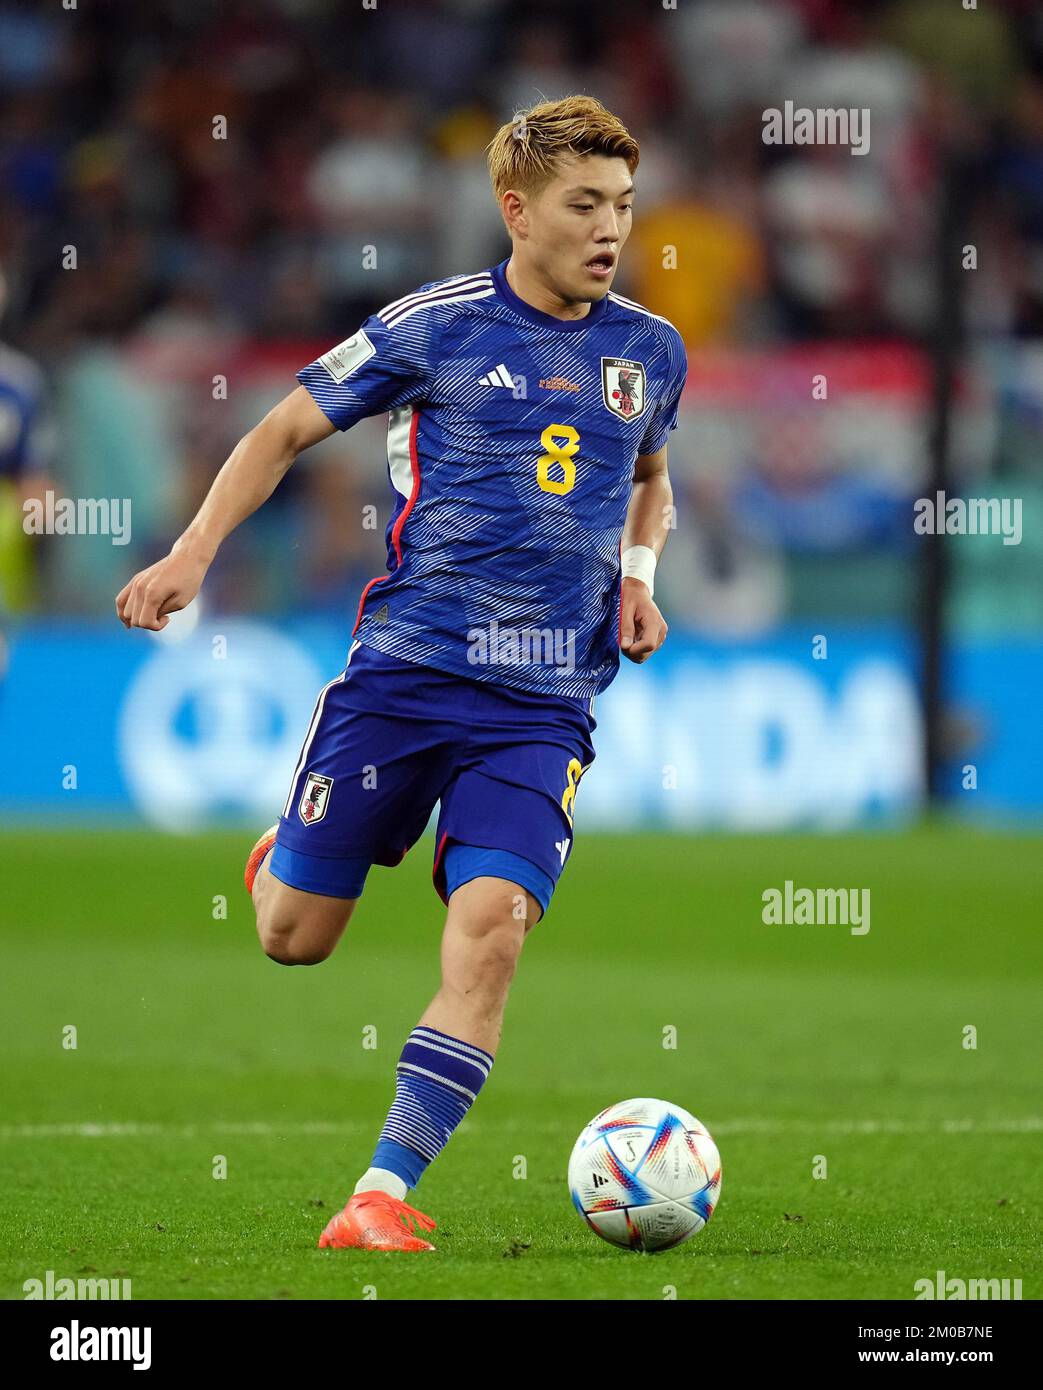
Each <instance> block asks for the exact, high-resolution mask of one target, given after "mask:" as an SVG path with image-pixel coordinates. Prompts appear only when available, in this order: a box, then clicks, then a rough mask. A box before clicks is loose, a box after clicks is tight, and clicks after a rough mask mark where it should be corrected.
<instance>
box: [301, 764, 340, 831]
mask: <svg viewBox="0 0 1043 1390" xmlns="http://www.w3.org/2000/svg"><path fill="white" fill-rule="evenodd" d="M332 786H333V778H332V777H323V775H322V773H321V772H309V773H308V775H307V777H306V778H305V779H304V791H303V792H301V799H300V801H299V802H298V803H297V814H298V815H299V816H300V818H301V820H302V821H303V822H304V824H305V825H318V823H319V821H320V820H322V818H323V816H324V815H325V814H326V807H327V806H328V805H329V804H330V788H331V787H332Z"/></svg>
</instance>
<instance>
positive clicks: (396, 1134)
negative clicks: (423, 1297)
mask: <svg viewBox="0 0 1043 1390" xmlns="http://www.w3.org/2000/svg"><path fill="white" fill-rule="evenodd" d="M459 850H461V851H468V847H467V846H460V847H459ZM468 852H469V851H468ZM508 858H509V857H508ZM518 862H519V865H520V861H518ZM529 867H530V869H531V867H532V866H529ZM522 872H523V873H525V870H524V868H523V870H522ZM526 877H529V875H527V874H526ZM542 912H543V904H542V903H541V902H539V901H538V900H537V899H536V897H534V895H533V893H532V892H529V891H527V890H526V889H525V888H524V887H522V886H521V885H520V884H518V883H514V882H511V881H509V880H506V879H503V878H498V877H491V876H487V877H476V878H472V879H470V880H468V881H467V882H464V883H462V884H461V885H460V886H459V887H457V888H456V889H455V890H454V891H453V892H452V893H451V895H450V897H449V911H448V915H447V917H446V924H445V931H444V933H443V936H442V983H441V987H440V988H439V990H438V993H437V994H436V995H435V997H434V999H432V1001H431V1003H430V1004H429V1006H428V1008H427V1010H426V1011H425V1013H424V1015H423V1017H422V1018H421V1020H420V1022H419V1023H418V1024H417V1026H416V1027H415V1028H414V1029H413V1031H412V1032H411V1033H410V1035H409V1037H408V1038H407V1040H406V1044H405V1046H404V1048H403V1049H402V1054H401V1056H400V1058H399V1061H398V1067H397V1069H396V1078H395V1099H394V1102H393V1103H392V1106H391V1109H390V1111H389V1113H388V1117H387V1121H386V1122H385V1125H384V1128H383V1131H382V1132H381V1135H380V1139H379V1142H378V1143H377V1147H376V1150H375V1152H374V1155H373V1161H372V1163H371V1165H370V1167H369V1169H368V1170H367V1171H366V1173H365V1174H364V1175H363V1176H362V1177H361V1178H360V1179H359V1181H358V1183H357V1184H356V1187H355V1194H354V1196H353V1197H352V1198H351V1199H350V1201H349V1202H348V1204H347V1206H346V1207H345V1208H344V1210H343V1211H342V1212H339V1213H338V1215H337V1216H335V1217H334V1218H333V1220H332V1221H331V1222H330V1223H329V1225H328V1226H327V1227H326V1230H325V1231H324V1232H323V1234H322V1238H321V1239H320V1241H319V1244H320V1246H334V1247H340V1248H359V1249H367V1250H431V1249H433V1248H434V1247H433V1246H432V1245H430V1244H429V1242H427V1241H426V1240H424V1239H423V1238H422V1237H420V1236H418V1235H416V1234H415V1233H414V1231H413V1229H412V1227H413V1225H414V1224H415V1226H416V1227H419V1228H420V1229H421V1230H432V1229H434V1224H435V1223H434V1222H433V1221H432V1220H431V1218H430V1217H428V1216H425V1215H424V1213H423V1212H420V1211H418V1210H417V1209H416V1208H415V1207H412V1206H409V1205H408V1204H407V1203H406V1201H405V1197H406V1195H407V1193H408V1192H409V1191H410V1189H411V1188H413V1187H415V1186H416V1185H417V1183H418V1182H419V1181H420V1178H421V1176H422V1175H423V1173H424V1171H425V1170H426V1169H427V1167H428V1166H429V1165H430V1164H431V1163H432V1162H433V1161H434V1159H435V1158H437V1156H438V1155H439V1154H440V1153H441V1151H442V1150H443V1149H444V1148H445V1146H446V1144H447V1143H448V1142H449V1140H450V1138H451V1137H452V1135H453V1133H454V1131H455V1130H456V1128H457V1126H458V1125H459V1123H460V1121H461V1120H462V1119H463V1118H464V1116H465V1115H466V1114H467V1112H468V1110H469V1109H470V1107H471V1106H472V1105H473V1104H474V1101H475V1100H476V1099H477V1096H478V1092H479V1091H480V1090H481V1088H482V1086H483V1085H484V1083H485V1081H486V1080H487V1078H488V1076H489V1072H490V1070H491V1068H492V1064H493V1060H494V1058H495V1055H496V1048H497V1046H498V1044H499V1041H500V1033H501V1030H502V1027H503V1015H504V1009H505V1007H506V1003H507V995H508V991H509V989H510V984H511V980H512V978H513V976H514V971H515V967H516V966H517V963H518V956H519V955H520V953H521V948H522V944H523V942H524V940H525V936H526V933H527V932H528V931H529V929H530V928H531V927H532V926H534V925H535V923H536V922H538V921H539V919H540V916H541V915H542Z"/></svg>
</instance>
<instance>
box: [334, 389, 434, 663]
mask: <svg viewBox="0 0 1043 1390" xmlns="http://www.w3.org/2000/svg"><path fill="white" fill-rule="evenodd" d="M419 424H420V411H419V410H417V409H416V408H415V407H414V410H413V423H412V424H411V425H410V427H409V467H410V469H411V470H412V473H413V491H412V492H411V493H410V494H409V501H408V502H407V503H406V505H405V506H404V507H403V508H402V510H401V512H400V513H399V516H398V520H397V521H396V522H395V524H394V526H393V527H392V529H391V544H392V545H393V546H394V548H395V569H393V570H391V571H390V573H388V574H378V575H377V577H376V579H371V580H370V581H369V583H368V584H367V585H366V587H365V588H364V589H363V590H362V597H361V598H360V599H359V611H358V615H357V617H356V618H355V626H354V627H353V628H352V629H351V635H352V637H354V636H355V633H356V632H358V629H359V623H361V621H362V610H363V608H364V607H365V606H366V598H367V596H368V595H369V591H370V589H372V587H373V585H374V584H380V583H381V582H382V581H383V580H385V579H390V578H391V575H392V574H394V573H395V570H397V569H398V567H399V565H401V563H402V527H403V526H404V525H405V524H406V517H407V516H408V515H409V513H410V512H411V511H412V510H413V504H414V503H415V502H416V499H417V498H418V497H419V496H420V460H419V458H418V457H417V451H416V432H417V428H418V426H419Z"/></svg>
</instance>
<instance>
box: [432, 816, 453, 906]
mask: <svg viewBox="0 0 1043 1390" xmlns="http://www.w3.org/2000/svg"><path fill="white" fill-rule="evenodd" d="M448 839H449V831H448V830H443V831H442V838H441V839H440V840H439V842H438V848H437V849H436V850H435V862H434V866H433V868H432V869H431V882H432V883H433V884H434V885H435V892H436V893H437V894H438V896H439V897H440V898H441V899H442V901H443V902H444V903H445V905H446V907H448V906H449V899H448V898H447V897H446V895H445V894H444V893H443V892H442V890H441V888H439V886H438V871H439V869H440V868H441V867H442V856H443V854H444V853H445V842H446V840H448Z"/></svg>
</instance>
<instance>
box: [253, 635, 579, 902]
mask: <svg viewBox="0 0 1043 1390" xmlns="http://www.w3.org/2000/svg"><path fill="white" fill-rule="evenodd" d="M592 706H593V701H591V700H589V699H582V698H575V699H570V698H567V697H563V696H547V695H542V694H537V693H536V692H532V691H525V690H516V689H513V688H511V687H509V686H504V685H496V684H493V683H490V682H484V681H478V680H469V679H467V678H466V677H463V676H457V675H454V674H452V673H451V672H448V671H439V670H436V669H435V668H433V667H430V666H421V665H418V664H417V663H415V662H412V661H402V660H401V659H399V658H398V657H394V656H389V655H386V654H385V653H383V652H379V651H377V650H376V649H375V648H373V647H368V646H366V645H365V644H363V643H362V642H359V641H355V642H353V644H352V647H351V651H350V652H349V654H348V661H347V665H346V666H345V668H344V670H343V672H342V673H341V674H340V675H339V676H338V677H337V678H336V679H335V680H333V681H331V682H330V683H329V685H327V686H326V687H325V688H324V689H323V690H322V691H321V693H320V695H319V698H318V700H317V702H316V705H315V712H314V714H313V715H312V720H311V725H310V727H309V729H308V733H307V737H306V738H305V740H304V747H303V748H302V749H301V755H300V758H299V759H298V762H297V768H296V770H295V772H294V774H293V780H292V782H291V784H290V793H289V796H288V797H287V798H286V804H285V806H284V807H283V813H282V818H281V820H280V822H279V832H278V835H277V836H276V840H275V849H274V851H273V853H272V856H271V858H270V860H269V862H268V867H269V870H270V872H271V873H273V874H274V875H275V877H276V878H277V879H280V880H281V881H282V882H283V883H286V884H289V885H290V887H291V888H300V889H303V890H304V891H305V892H307V893H322V894H325V895H326V896H328V897H334V898H358V897H359V896H360V895H361V893H362V890H363V887H364V885H365V881H366V875H367V874H368V872H369V869H370V867H371V866H372V865H373V864H381V865H384V866H387V867H394V866H395V865H397V864H400V863H401V862H402V860H403V859H404V857H405V855H406V853H407V852H408V850H409V849H410V848H411V846H412V845H413V844H415V842H416V841H417V840H418V839H419V837H420V835H421V834H422V833H423V831H424V829H425V827H426V826H427V824H428V821H429V820H430V817H431V812H432V810H433V809H434V806H435V803H436V802H438V803H439V814H438V823H437V830H436V834H435V852H434V871H433V879H434V886H435V890H436V891H437V893H438V895H439V897H441V899H442V901H443V902H445V903H448V901H449V898H450V896H451V895H452V894H453V892H454V891H455V890H456V889H457V888H459V887H460V885H461V884H463V883H467V882H468V881H469V880H471V879H473V878H477V877H479V876H482V875H487V874H488V875H492V876H494V877H497V878H505V879H508V880H509V881H510V882H512V883H517V884H520V885H521V887H522V888H524V889H526V890H527V891H528V892H530V893H531V894H532V895H533V897H534V898H535V899H536V900H537V902H538V903H539V904H540V907H541V909H542V911H543V912H544V913H545V912H546V911H547V907H548V904H549V903H550V899H551V894H552V893H553V892H554V889H555V887H556V885H557V882H558V879H559V878H560V876H561V873H562V870H563V869H564V867H565V865H566V864H567V863H568V859H569V855H570V854H571V851H572V841H573V816H574V810H575V799H576V788H577V785H578V783H579V780H580V778H581V776H582V775H583V773H584V772H585V771H586V770H587V768H588V767H590V765H591V763H592V762H593V761H594V757H595V754H594V747H593V744H592V743H591V736H592V734H593V732H594V730H595V729H596V728H597V723H596V721H595V719H594V716H593V712H592Z"/></svg>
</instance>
